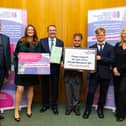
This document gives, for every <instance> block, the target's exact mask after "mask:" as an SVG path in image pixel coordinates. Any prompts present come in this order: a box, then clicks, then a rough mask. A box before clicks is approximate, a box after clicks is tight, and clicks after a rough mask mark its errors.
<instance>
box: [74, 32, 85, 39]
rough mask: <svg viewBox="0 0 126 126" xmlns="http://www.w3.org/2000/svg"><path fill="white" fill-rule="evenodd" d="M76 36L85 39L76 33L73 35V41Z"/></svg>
mask: <svg viewBox="0 0 126 126" xmlns="http://www.w3.org/2000/svg"><path fill="white" fill-rule="evenodd" d="M76 36H79V37H80V38H81V40H82V39H83V35H82V33H79V32H78V33H74V34H73V39H74V38H75V37H76Z"/></svg>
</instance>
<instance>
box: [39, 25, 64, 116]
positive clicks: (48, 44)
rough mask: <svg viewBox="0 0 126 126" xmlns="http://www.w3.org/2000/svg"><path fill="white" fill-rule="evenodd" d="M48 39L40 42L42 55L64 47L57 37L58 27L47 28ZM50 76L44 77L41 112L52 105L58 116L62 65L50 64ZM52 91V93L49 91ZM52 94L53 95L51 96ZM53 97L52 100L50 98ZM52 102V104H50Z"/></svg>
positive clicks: (50, 26)
mask: <svg viewBox="0 0 126 126" xmlns="http://www.w3.org/2000/svg"><path fill="white" fill-rule="evenodd" d="M47 32H48V37H46V38H42V39H41V40H40V47H41V52H42V53H49V54H51V49H52V46H58V47H63V46H64V45H63V41H62V40H60V39H58V38H57V37H56V26H55V25H49V26H48V28H47ZM50 72H51V73H50V75H43V76H42V93H43V94H42V95H43V102H42V108H41V109H40V112H45V111H46V110H48V109H49V107H50V105H51V108H52V111H53V113H54V114H58V81H59V73H60V64H53V63H51V64H50ZM49 89H51V91H49ZM50 92H51V95H50V94H49V93H50ZM49 96H51V98H49ZM50 100H51V103H49V102H50Z"/></svg>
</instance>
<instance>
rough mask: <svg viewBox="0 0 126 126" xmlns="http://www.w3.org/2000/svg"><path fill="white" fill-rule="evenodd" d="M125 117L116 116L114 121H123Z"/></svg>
mask: <svg viewBox="0 0 126 126" xmlns="http://www.w3.org/2000/svg"><path fill="white" fill-rule="evenodd" d="M124 119H125V118H124V117H116V121H118V122H121V121H123V120H124Z"/></svg>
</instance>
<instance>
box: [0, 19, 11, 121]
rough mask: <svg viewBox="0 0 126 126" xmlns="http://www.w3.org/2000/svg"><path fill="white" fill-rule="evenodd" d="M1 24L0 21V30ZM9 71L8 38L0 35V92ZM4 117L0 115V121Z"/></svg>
mask: <svg viewBox="0 0 126 126" xmlns="http://www.w3.org/2000/svg"><path fill="white" fill-rule="evenodd" d="M1 28H2V22H1V20H0V30H1ZM10 69H11V55H10V40H9V37H8V36H6V35H3V34H1V33H0V90H1V88H2V85H3V82H4V78H5V77H6V76H8V75H9V73H10ZM3 118H4V117H3V116H2V115H1V114H0V119H3Z"/></svg>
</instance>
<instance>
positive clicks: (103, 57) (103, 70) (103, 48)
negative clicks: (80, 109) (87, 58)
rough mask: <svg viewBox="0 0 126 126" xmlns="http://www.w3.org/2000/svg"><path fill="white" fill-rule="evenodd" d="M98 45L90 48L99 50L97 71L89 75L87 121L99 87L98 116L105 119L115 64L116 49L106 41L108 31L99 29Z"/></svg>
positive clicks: (97, 34)
mask: <svg viewBox="0 0 126 126" xmlns="http://www.w3.org/2000/svg"><path fill="white" fill-rule="evenodd" d="M95 33H96V44H94V45H92V46H91V47H90V48H96V49H97V56H96V61H97V65H96V70H95V71H91V72H90V73H89V84H88V94H87V100H86V108H85V112H84V114H83V118H85V119H87V118H89V116H90V113H91V107H92V104H93V100H94V94H95V92H96V89H97V87H98V86H99V89H100V91H99V99H98V105H97V115H98V117H99V118H104V113H103V109H104V105H105V102H106V96H107V91H108V87H109V82H110V79H111V77H112V76H111V75H112V64H113V62H114V49H113V46H112V45H110V44H108V43H107V42H106V40H105V38H106V31H105V29H104V28H97V29H96V31H95Z"/></svg>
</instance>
